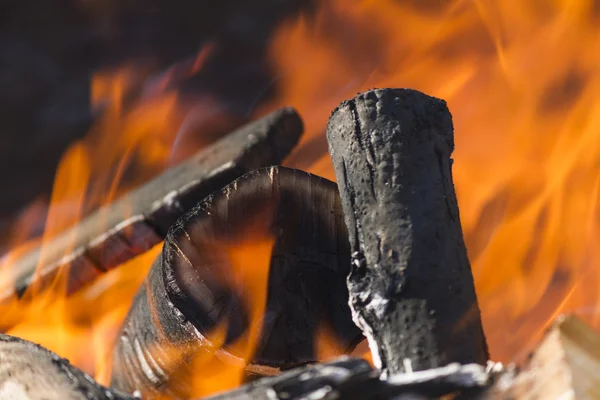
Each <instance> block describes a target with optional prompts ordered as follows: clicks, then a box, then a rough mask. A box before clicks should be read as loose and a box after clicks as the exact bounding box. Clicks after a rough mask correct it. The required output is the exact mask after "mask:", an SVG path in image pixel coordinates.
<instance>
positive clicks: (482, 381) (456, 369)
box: [206, 357, 495, 400]
mask: <svg viewBox="0 0 600 400" xmlns="http://www.w3.org/2000/svg"><path fill="white" fill-rule="evenodd" d="M494 376H495V374H493V373H492V371H491V370H488V369H486V368H485V367H483V366H481V365H479V364H469V365H460V364H450V365H447V366H445V367H441V368H436V369H431V370H427V371H420V372H413V373H401V374H395V375H392V376H390V377H389V379H381V378H380V376H379V373H378V372H377V371H375V370H373V369H372V368H371V366H370V365H369V363H367V362H366V361H364V360H362V359H357V358H351V357H342V358H339V359H337V360H334V361H330V362H328V363H323V364H315V365H309V366H305V367H300V368H296V369H293V370H291V371H287V372H285V373H283V374H281V375H280V376H277V377H270V378H263V379H260V380H257V381H254V382H252V383H249V384H247V385H244V386H242V387H241V388H239V389H236V390H233V391H230V392H225V393H221V394H218V395H216V396H213V397H209V398H208V399H206V400H242V399H243V400H304V399H311V400H326V399H340V400H385V399H405V400H408V399H412V400H415V399H432V398H439V397H441V396H445V395H453V396H457V395H460V396H465V395H467V394H474V393H479V392H481V391H482V390H483V389H485V388H487V387H488V386H489V385H490V384H491V383H492V381H493V378H494Z"/></svg>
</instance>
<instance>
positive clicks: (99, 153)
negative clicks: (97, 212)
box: [0, 47, 211, 384]
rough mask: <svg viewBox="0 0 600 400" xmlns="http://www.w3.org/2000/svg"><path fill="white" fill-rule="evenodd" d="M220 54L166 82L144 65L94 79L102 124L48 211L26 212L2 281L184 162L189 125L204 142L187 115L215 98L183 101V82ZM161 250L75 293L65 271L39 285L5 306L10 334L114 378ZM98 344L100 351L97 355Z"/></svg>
mask: <svg viewBox="0 0 600 400" xmlns="http://www.w3.org/2000/svg"><path fill="white" fill-rule="evenodd" d="M210 51H211V48H209V47H207V48H205V49H203V50H202V51H201V52H200V53H199V55H198V57H196V58H195V59H193V60H189V61H186V62H182V63H181V64H178V65H174V66H173V67H172V68H171V69H170V70H169V71H167V72H166V73H163V74H162V75H160V76H159V78H158V79H155V81H153V82H158V83H156V84H154V85H149V84H148V81H149V80H150V78H151V77H152V75H151V69H150V68H142V67H141V66H138V65H131V66H126V67H123V68H119V69H116V70H114V71H103V72H100V73H98V74H97V75H96V76H94V78H93V81H92V83H91V104H92V107H93V109H94V110H95V111H96V112H97V113H98V118H96V123H95V124H94V126H93V127H92V128H91V130H90V132H89V133H88V135H87V136H86V138H85V139H83V140H80V141H78V142H76V143H74V144H73V145H72V146H71V147H70V148H69V149H68V150H67V151H66V152H65V154H64V155H63V158H62V160H61V162H60V164H59V166H58V169H57V172H56V177H55V182H54V187H53V191H52V196H51V199H50V205H49V207H48V208H47V214H46V213H45V212H44V211H45V210H44V208H45V207H44V202H42V201H38V202H36V203H33V204H32V205H31V206H30V207H28V208H27V210H26V211H25V212H24V213H23V216H22V217H21V218H20V219H19V221H18V223H17V225H16V228H15V229H14V231H13V235H12V237H11V240H10V241H9V244H10V245H11V246H12V248H13V250H12V251H11V252H9V253H8V254H7V255H5V256H4V257H3V258H2V259H1V260H0V270H2V274H0V277H1V281H2V283H6V282H7V281H12V280H13V279H14V276H12V274H11V270H10V264H11V261H12V260H15V259H16V258H18V257H19V256H20V255H22V254H24V253H25V252H26V251H27V250H28V249H31V248H32V247H34V246H35V245H39V244H41V245H42V251H41V256H40V259H39V260H38V265H43V263H44V257H45V253H46V250H47V249H48V247H47V244H48V243H50V241H51V240H52V238H53V237H54V236H55V235H56V234H58V233H60V232H62V231H63V230H65V229H66V228H68V227H70V226H72V225H73V224H75V223H77V222H78V221H79V220H80V219H81V218H83V217H84V216H85V215H86V214H87V213H88V212H89V211H91V210H93V209H95V208H97V207H98V206H99V205H102V204H106V203H109V202H111V201H113V200H114V199H115V198H116V197H118V196H119V195H121V194H122V193H123V192H125V191H126V190H128V189H130V188H131V187H133V186H136V185H138V184H140V183H141V182H144V181H146V180H148V179H149V178H151V177H152V176H153V175H155V174H157V173H158V172H160V171H162V170H163V169H165V167H167V166H168V165H169V164H170V163H172V162H174V161H177V157H178V156H176V155H174V143H175V142H176V140H177V138H178V137H179V136H181V135H182V134H183V133H185V132H182V131H183V130H184V129H188V130H190V133H192V135H191V136H193V140H194V143H193V146H190V147H193V148H195V149H198V148H200V147H201V146H202V143H203V139H202V138H201V137H199V135H197V132H196V130H197V129H198V126H195V125H193V124H188V125H186V124H184V122H185V121H186V118H188V119H189V116H190V115H193V116H194V117H196V116H197V114H201V112H200V111H199V110H202V106H203V105H210V102H206V101H202V100H199V101H197V102H194V103H189V104H186V103H185V102H184V101H182V100H181V99H180V98H179V96H178V94H177V90H176V84H177V83H178V82H179V81H181V80H184V79H186V78H189V77H190V76H192V75H194V74H196V73H198V71H200V70H201V68H202V65H203V63H204V62H205V60H206V59H207V57H208V56H209V55H210ZM199 126H200V125H199ZM126 175H127V178H126ZM44 215H45V219H46V222H45V230H44V233H43V236H42V237H41V238H37V239H33V240H29V239H31V238H32V237H34V235H35V232H34V229H33V228H34V227H35V223H34V221H35V222H38V223H39V219H40V218H43V216H44ZM72 245H74V243H73V244H72ZM159 250H160V246H157V247H155V248H154V249H152V250H151V251H149V252H147V253H146V254H144V255H141V256H140V257H137V258H135V259H134V260H131V261H129V262H128V263H126V264H125V265H123V266H121V267H120V268H117V269H115V270H114V271H112V272H110V273H108V274H106V275H104V276H102V277H101V278H100V279H99V280H98V281H97V282H95V283H94V284H93V285H92V286H91V287H90V288H88V289H87V290H85V291H83V292H81V293H77V294H76V295H74V296H71V297H69V298H66V297H65V295H64V293H65V290H64V289H65V284H66V279H65V273H66V272H67V271H66V270H63V271H61V272H60V274H59V276H58V277H57V279H56V281H55V282H53V283H52V285H50V287H45V288H44V290H43V291H40V290H39V288H37V287H35V286H32V287H30V288H28V290H27V291H26V293H25V294H24V296H23V298H22V299H20V300H18V299H12V300H11V301H8V302H6V303H4V304H1V305H0V315H2V319H1V321H0V326H2V327H3V330H4V331H6V333H8V334H12V335H15V336H19V337H22V338H24V339H28V340H31V341H34V342H36V343H40V344H42V345H43V346H45V347H47V348H49V349H50V350H53V351H55V352H56V353H58V354H59V355H61V356H63V357H66V358H68V359H70V360H71V362H73V364H75V365H77V366H78V367H80V368H82V369H83V370H84V371H86V372H88V373H90V374H92V375H94V376H95V377H96V378H98V379H99V380H100V381H101V382H103V383H105V384H107V383H108V380H109V377H110V368H109V366H110V363H109V362H108V360H109V358H110V357H109V356H110V351H111V349H112V343H113V340H114V338H115V335H116V334H117V332H118V329H119V327H120V325H121V323H122V321H123V319H124V318H125V315H126V313H127V311H128V309H129V307H130V305H131V300H132V298H133V295H134V294H135V293H136V292H137V290H138V288H139V286H140V284H141V282H142V281H143V280H144V278H145V276H146V273H147V271H148V269H149V267H150V266H151V264H152V262H153V260H154V258H155V257H156V255H157V254H158V251H159ZM67 251H68V249H67ZM90 348H92V349H94V354H92V355H90V351H89V349H90Z"/></svg>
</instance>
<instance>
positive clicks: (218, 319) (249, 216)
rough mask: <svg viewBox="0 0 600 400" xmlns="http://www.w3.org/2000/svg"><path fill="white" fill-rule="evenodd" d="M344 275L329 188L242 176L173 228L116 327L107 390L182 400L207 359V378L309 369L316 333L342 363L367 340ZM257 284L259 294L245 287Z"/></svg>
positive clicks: (292, 176)
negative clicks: (261, 251) (333, 346)
mask: <svg viewBox="0 0 600 400" xmlns="http://www.w3.org/2000/svg"><path fill="white" fill-rule="evenodd" d="M265 237H267V238H271V239H269V240H270V241H271V243H273V242H274V244H271V245H269V247H268V248H267V250H266V253H267V254H266V257H264V255H263V257H264V260H263V261H261V262H256V261H255V259H256V258H257V257H259V256H257V254H255V253H254V251H253V250H254V249H255V248H261V246H262V244H263V242H264V240H265V239H263V238H265ZM236 249H244V250H243V252H242V254H241V255H242V257H240V258H241V259H242V265H241V266H240V265H237V266H236V265H235V262H234V261H232V260H234V258H231V257H232V256H231V254H232V251H233V252H234V251H236ZM259 258H260V257H259ZM238 261H239V260H238ZM261 263H263V264H264V265H260V264H261ZM269 263H270V268H269V269H268V270H267V269H266V267H268V266H269ZM349 266H350V251H349V246H348V236H347V230H346V227H345V225H344V221H343V215H342V207H341V204H340V199H339V195H338V192H337V187H336V185H335V184H334V183H333V182H330V181H327V180H325V179H323V178H319V177H317V176H314V175H310V174H308V173H306V172H302V171H298V170H293V169H288V168H283V167H270V168H266V169H260V170H257V171H253V172H250V173H248V174H247V175H244V176H243V177H241V178H239V179H238V180H236V181H235V182H233V183H232V184H230V185H228V186H227V187H225V188H223V189H222V190H220V191H217V192H215V193H213V194H211V195H210V196H209V197H208V198H207V199H205V200H204V201H203V202H201V203H200V204H198V206H196V207H195V208H193V209H192V210H190V211H189V212H188V213H187V214H186V215H185V216H184V217H183V218H182V219H181V220H180V221H179V222H178V223H177V224H175V225H174V226H173V227H172V228H171V231H170V232H169V234H168V235H167V238H166V240H165V244H164V247H163V251H162V254H161V255H160V257H159V258H158V259H157V260H156V262H155V264H154V265H153V267H152V269H151V271H150V273H149V276H148V278H147V281H146V283H145V284H144V286H143V288H142V290H141V291H140V293H139V294H138V295H137V297H136V299H135V301H134V305H133V306H132V308H131V310H130V312H129V315H128V317H127V319H126V322H125V323H124V325H123V327H122V334H121V335H119V341H118V343H117V346H116V347H115V350H114V361H113V375H112V385H113V386H114V387H115V388H118V389H120V390H123V391H125V392H131V391H132V390H135V389H138V390H140V391H141V392H142V394H143V395H147V396H158V395H160V396H178V397H182V398H189V397H190V396H191V395H192V394H193V389H192V387H191V386H192V377H193V376H194V374H197V373H198V370H199V369H202V367H198V366H197V365H196V367H194V365H195V364H194V362H193V360H194V359H198V358H202V356H210V355H211V354H214V356H215V359H216V360H220V361H219V362H220V363H221V364H219V362H217V366H215V365H214V364H211V365H212V366H211V367H210V368H208V367H206V364H203V365H205V367H204V368H207V370H206V371H205V372H204V374H203V375H202V376H203V377H204V379H210V378H209V375H210V373H211V372H214V371H215V370H219V369H224V368H230V367H231V365H233V364H235V362H238V363H241V364H242V370H243V367H244V365H245V364H249V366H248V367H247V370H248V371H249V372H252V371H254V373H259V374H260V370H263V371H264V370H271V371H275V372H278V371H279V369H286V368H290V367H293V366H297V365H300V364H305V363H308V362H315V361H317V354H316V349H315V348H316V342H315V339H316V337H317V334H318V332H319V331H320V330H321V329H323V328H328V329H329V330H330V331H331V332H332V335H333V336H334V339H335V340H336V342H337V346H338V348H339V352H338V354H341V353H343V352H345V351H349V350H351V349H352V348H353V347H354V346H355V345H356V344H357V343H358V342H359V341H361V340H362V339H363V337H362V334H361V333H360V330H359V329H358V328H357V327H356V326H355V325H354V324H353V322H352V318H351V314H350V309H349V306H348V291H347V287H346V284H345V279H346V276H347V274H348V272H349ZM261 268H262V269H263V270H264V271H266V272H265V274H264V275H260V274H261V272H260V269H261ZM249 272H251V273H250V274H249V275H248V273H249ZM254 272H256V273H254ZM257 276H258V278H257ZM257 279H259V280H260V282H259V285H258V287H257V286H256V285H255V284H253V283H252V282H256V281H257ZM267 283H268V288H267ZM253 285H254V286H253ZM261 287H265V288H266V289H265V290H266V294H265V300H264V301H266V306H265V304H264V302H260V301H259V302H258V303H257V304H258V311H259V313H260V315H262V314H263V313H264V317H263V318H262V328H261V326H259V333H260V335H259V336H260V339H259V340H258V345H257V346H256V351H253V352H252V353H253V354H254V355H253V356H251V357H250V358H251V360H249V359H246V358H245V357H244V356H242V355H241V354H240V353H239V351H240V350H239V346H238V343H239V342H240V341H243V340H244V339H243V338H244V335H245V334H247V333H248V332H249V329H250V327H251V323H252V320H253V317H252V313H253V312H255V311H253V310H252V307H255V306H256V305H254V306H253V305H252V304H253V301H252V297H248V292H251V293H250V294H251V295H256V293H258V292H260V291H261V290H262V289H261ZM254 319H255V320H256V319H257V317H256V315H255V316H254ZM214 332H222V334H221V340H222V341H223V343H222V344H220V343H215V339H213V337H214V334H213V333H214ZM205 359H210V357H205ZM196 376H197V375H196Z"/></svg>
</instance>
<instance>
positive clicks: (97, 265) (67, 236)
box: [0, 108, 303, 301]
mask: <svg viewBox="0 0 600 400" xmlns="http://www.w3.org/2000/svg"><path fill="white" fill-rule="evenodd" d="M302 129H303V127H302V120H301V119H300V117H299V115H298V114H297V113H296V112H295V111H294V110H293V109H291V108H285V109H281V110H278V111H275V112H273V113H271V114H269V115H267V116H265V117H263V118H262V119H260V120H257V121H255V122H253V123H250V124H248V125H246V126H244V127H242V128H239V129H238V130H236V131H234V132H232V133H230V134H229V135H227V136H225V137H223V138H222V139H221V140H219V141H217V142H215V143H214V144H212V145H210V146H208V147H207V148H205V149H203V150H201V151H199V152H198V153H197V154H196V155H194V156H192V157H191V158H189V159H188V160H186V161H184V162H183V163H181V164H179V165H177V166H175V167H173V168H170V169H168V170H167V171H165V172H164V173H163V174H161V175H160V176H158V177H157V178H155V179H153V180H151V181H149V182H148V183H146V184H144V185H143V186H141V187H139V188H138V189H135V190H133V191H132V192H130V193H129V194H127V195H125V196H124V197H122V198H120V199H118V200H117V201H115V202H113V203H111V204H109V205H107V206H105V207H103V208H101V209H99V210H97V211H96V212H94V213H93V214H91V215H90V216H89V217H87V218H85V219H84V220H82V221H81V222H80V223H79V224H78V225H76V226H74V227H73V228H72V229H69V230H67V231H65V232H63V233H62V234H60V235H58V236H56V237H55V238H53V239H52V240H51V241H50V242H48V243H46V244H45V246H44V249H43V252H42V248H40V247H38V248H35V249H33V250H32V251H30V252H28V253H26V254H24V255H23V256H22V257H20V258H19V259H17V260H15V261H14V262H13V263H12V264H11V269H12V273H13V274H14V275H15V276H16V283H15V285H14V287H10V288H1V290H0V292H1V293H2V296H1V298H0V301H2V300H3V299H6V298H10V297H11V296H14V295H15V294H16V295H21V294H22V293H23V292H24V291H25V290H26V289H27V288H28V287H30V286H31V285H32V284H35V285H37V287H38V289H41V288H43V287H44V286H45V285H47V284H48V283H50V282H52V281H53V280H55V278H56V276H57V273H58V271H59V270H60V269H61V268H62V267H65V266H69V267H70V268H69V270H68V274H67V277H66V291H67V294H71V293H73V292H75V291H77V290H78V289H80V288H81V287H83V286H84V285H86V284H88V283H90V282H91V281H93V280H94V279H95V278H96V277H97V276H98V275H100V274H102V273H104V272H106V271H108V270H110V269H112V268H115V267H117V266H118V265H120V264H121V263H123V262H125V261H127V260H129V259H131V258H132V257H134V256H136V255H138V254H141V253H143V252H144V251H146V250H148V249H150V248H151V247H152V246H154V245H156V244H158V243H160V242H161V241H162V240H163V238H164V236H165V235H166V233H167V231H168V228H169V227H170V226H171V225H172V224H173V223H174V222H175V221H176V220H177V218H179V217H180V216H181V215H183V214H184V213H185V212H186V211H188V210H189V209H190V208H192V207H193V206H194V205H196V203H197V202H198V201H200V200H202V199H203V198H204V197H206V196H207V195H208V194H210V193H211V192H213V191H215V190H218V189H220V188H221V187H223V186H225V185H226V184H228V183H230V182H231V181H233V180H234V179H236V178H238V177H239V176H241V175H243V174H244V173H246V172H248V171H250V170H253V169H256V168H259V167H262V166H268V165H272V164H278V163H280V162H281V161H282V160H283V158H284V157H285V156H286V155H287V154H288V153H289V152H290V151H291V150H292V148H293V147H294V146H295V145H296V143H297V142H298V139H299V137H300V135H301V134H302ZM40 257H42V258H40ZM38 263H39V265H38ZM36 266H38V268H39V269H38V271H37V273H35V274H34V271H35V270H36Z"/></svg>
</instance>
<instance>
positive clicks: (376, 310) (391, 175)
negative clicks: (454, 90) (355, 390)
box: [327, 89, 488, 373]
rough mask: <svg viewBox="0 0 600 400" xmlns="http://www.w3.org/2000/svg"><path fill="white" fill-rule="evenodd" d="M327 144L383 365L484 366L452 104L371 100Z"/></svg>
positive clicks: (365, 322)
mask: <svg viewBox="0 0 600 400" xmlns="http://www.w3.org/2000/svg"><path fill="white" fill-rule="evenodd" d="M327 139H328V142H329V150H330V153H331V156H332V158H333V164H334V169H335V174H336V178H337V181H338V185H339V188H340V194H341V197H342V205H343V208H344V215H345V217H346V224H347V226H348V229H349V238H350V245H351V250H352V252H353V261H352V269H351V273H350V276H349V279H348V288H349V292H350V303H351V309H352V313H353V318H354V321H355V322H356V323H357V324H358V325H359V326H360V327H361V328H362V330H363V332H364V334H365V335H366V336H367V338H368V339H369V344H370V348H371V351H372V353H373V358H374V361H375V363H376V365H377V366H378V367H379V368H382V369H383V370H384V371H388V372H390V373H397V372H403V371H410V370H424V369H429V368H436V367H439V366H442V365H446V364H448V363H451V362H458V363H461V364H468V363H479V364H485V363H486V361H487V359H488V354H487V346H486V343H485V338H484V334H483V329H482V325H481V320H480V314H479V308H478V305H477V298H476V295H475V289H474V285H473V277H472V273H471V269H470V266H469V260H468V258H467V252H466V248H465V245H464V242H463V236H462V229H461V225H460V218H459V213H458V206H457V201H456V195H455V193H454V187H453V183H452V175H451V165H452V160H451V158H450V154H451V153H452V150H453V148H454V138H453V127H452V117H451V115H450V112H449V111H448V108H447V107H446V103H445V102H444V101H442V100H438V99H435V98H433V97H429V96H427V95H424V94H422V93H420V92H417V91H414V90H404V89H381V90H372V91H369V92H366V93H363V94H360V95H358V96H357V97H356V98H355V99H352V100H349V101H346V102H343V103H342V104H341V105H340V106H339V107H338V108H337V109H336V110H335V111H334V112H333V114H332V116H331V118H330V120H329V124H328V127H327Z"/></svg>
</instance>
